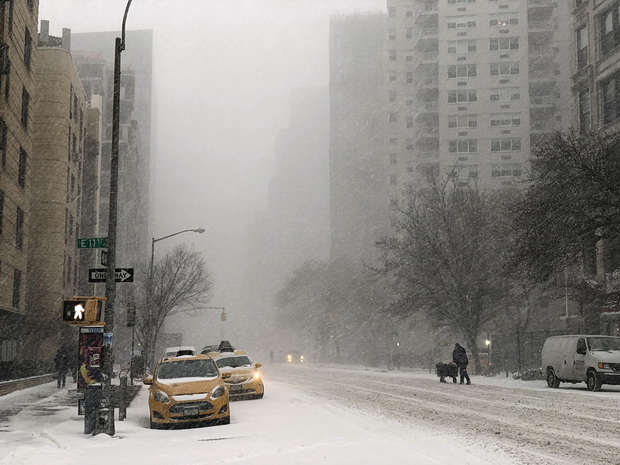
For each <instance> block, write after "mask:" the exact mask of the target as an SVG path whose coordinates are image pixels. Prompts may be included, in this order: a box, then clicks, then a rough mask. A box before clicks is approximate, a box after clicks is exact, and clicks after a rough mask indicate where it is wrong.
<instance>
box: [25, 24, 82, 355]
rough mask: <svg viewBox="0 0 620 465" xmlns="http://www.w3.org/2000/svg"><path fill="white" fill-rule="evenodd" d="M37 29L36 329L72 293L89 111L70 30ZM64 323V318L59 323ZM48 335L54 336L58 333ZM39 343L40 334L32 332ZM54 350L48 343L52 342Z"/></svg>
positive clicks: (32, 304) (32, 256) (53, 320)
mask: <svg viewBox="0 0 620 465" xmlns="http://www.w3.org/2000/svg"><path fill="white" fill-rule="evenodd" d="M46 26H47V23H45V26H44V27H42V28H41V34H39V37H38V47H37V52H38V60H37V67H36V73H35V76H36V93H35V99H34V104H33V123H34V124H33V141H34V144H33V156H32V165H31V171H32V175H31V178H32V202H31V207H30V210H31V223H30V225H29V233H30V248H29V252H28V279H27V284H28V290H27V303H28V311H29V313H31V314H32V315H36V321H37V322H38V323H39V324H40V327H41V329H44V328H49V329H51V328H53V327H54V326H58V325H62V322H60V321H59V320H60V319H59V316H58V312H59V309H61V308H62V302H63V300H65V299H67V298H71V297H72V296H73V295H76V294H77V289H78V280H79V276H80V273H81V272H83V270H80V267H79V249H78V248H77V238H78V237H79V235H80V223H81V215H82V191H83V186H82V168H83V161H84V142H85V123H86V116H87V114H86V113H87V108H86V101H85V96H84V90H83V88H82V85H81V83H80V80H79V78H78V75H77V71H76V69H75V65H74V63H73V59H72V57H71V51H70V50H69V47H70V38H71V31H70V30H69V29H63V36H62V38H60V37H53V36H49V34H48V30H47V27H46ZM62 327H63V328H65V327H66V328H65V329H68V328H69V326H67V325H64V326H62ZM52 336H54V338H53V340H52V341H50V343H51V344H52V349H53V347H55V344H57V343H58V340H57V338H56V334H52V335H50V337H52ZM36 337H37V340H38V341H39V344H43V343H44V339H45V337H42V334H37V335H36ZM50 352H53V350H50Z"/></svg>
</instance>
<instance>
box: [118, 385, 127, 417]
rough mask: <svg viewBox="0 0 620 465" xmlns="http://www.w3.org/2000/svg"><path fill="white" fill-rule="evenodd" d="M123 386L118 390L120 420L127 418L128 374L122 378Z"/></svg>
mask: <svg viewBox="0 0 620 465" xmlns="http://www.w3.org/2000/svg"><path fill="white" fill-rule="evenodd" d="M120 382H121V386H120V389H119V391H118V420H119V421H123V420H124V419H125V418H127V376H123V377H122V378H121V379H120Z"/></svg>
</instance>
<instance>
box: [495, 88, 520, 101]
mask: <svg viewBox="0 0 620 465" xmlns="http://www.w3.org/2000/svg"><path fill="white" fill-rule="evenodd" d="M490 96H491V102H508V101H510V100H519V99H520V98H521V91H520V90H519V88H518V87H501V88H499V89H491V94H490Z"/></svg>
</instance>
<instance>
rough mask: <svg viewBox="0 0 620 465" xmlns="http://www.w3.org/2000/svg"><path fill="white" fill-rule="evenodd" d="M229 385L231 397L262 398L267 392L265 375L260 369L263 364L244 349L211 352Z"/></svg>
mask: <svg viewBox="0 0 620 465" xmlns="http://www.w3.org/2000/svg"><path fill="white" fill-rule="evenodd" d="M209 355H210V356H211V357H212V358H213V360H215V363H216V364H217V367H218V368H219V369H220V371H221V372H222V375H223V376H225V375H229V377H226V378H225V379H224V382H225V383H226V385H227V386H228V392H229V394H230V397H231V399H236V398H245V399H262V398H263V395H264V393H265V386H264V384H263V377H262V375H261V373H260V371H258V369H259V368H260V367H261V366H263V365H262V364H260V363H254V362H253V361H252V359H251V358H250V357H249V356H248V354H247V353H246V352H245V351H243V350H229V351H219V352H210V353H209Z"/></svg>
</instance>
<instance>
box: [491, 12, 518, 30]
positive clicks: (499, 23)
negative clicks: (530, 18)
mask: <svg viewBox="0 0 620 465" xmlns="http://www.w3.org/2000/svg"><path fill="white" fill-rule="evenodd" d="M518 24H519V13H517V12H512V13H509V12H503V13H494V14H491V15H489V26H490V27H506V26H516V25H518Z"/></svg>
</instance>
